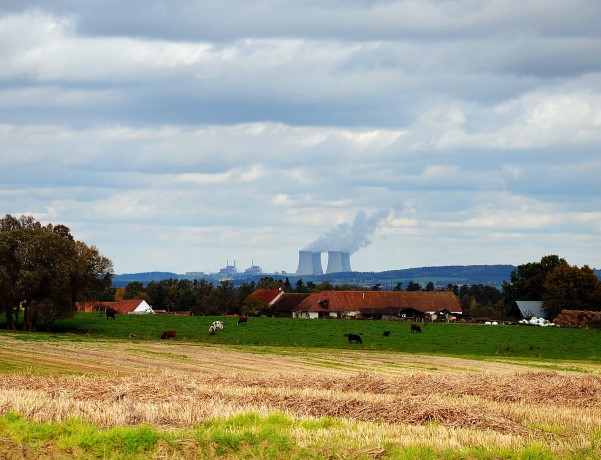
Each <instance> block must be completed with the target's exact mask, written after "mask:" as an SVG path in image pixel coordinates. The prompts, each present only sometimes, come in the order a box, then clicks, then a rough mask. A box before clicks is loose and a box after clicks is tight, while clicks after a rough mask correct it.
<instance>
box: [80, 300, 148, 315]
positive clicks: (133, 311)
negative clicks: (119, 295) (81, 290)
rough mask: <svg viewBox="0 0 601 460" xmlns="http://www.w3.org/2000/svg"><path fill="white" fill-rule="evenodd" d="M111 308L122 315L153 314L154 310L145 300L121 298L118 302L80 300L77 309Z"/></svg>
mask: <svg viewBox="0 0 601 460" xmlns="http://www.w3.org/2000/svg"><path fill="white" fill-rule="evenodd" d="M108 308H111V309H113V310H114V311H115V312H117V313H119V314H121V315H128V314H129V315H152V314H154V310H153V309H152V307H151V306H150V305H148V303H147V302H146V301H145V300H142V299H132V300H119V301H118V302H79V303H77V311H82V312H88V313H89V312H104V311H106V309H108Z"/></svg>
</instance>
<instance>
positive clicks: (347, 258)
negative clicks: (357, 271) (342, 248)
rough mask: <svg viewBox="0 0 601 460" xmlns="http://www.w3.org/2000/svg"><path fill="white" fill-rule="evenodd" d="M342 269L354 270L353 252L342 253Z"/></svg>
mask: <svg viewBox="0 0 601 460" xmlns="http://www.w3.org/2000/svg"><path fill="white" fill-rule="evenodd" d="M342 271H343V272H352V271H353V270H352V268H351V254H350V253H349V252H343V253H342Z"/></svg>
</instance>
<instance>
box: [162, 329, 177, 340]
mask: <svg viewBox="0 0 601 460" xmlns="http://www.w3.org/2000/svg"><path fill="white" fill-rule="evenodd" d="M175 334H176V332H175V331H165V332H163V334H162V335H161V339H175Z"/></svg>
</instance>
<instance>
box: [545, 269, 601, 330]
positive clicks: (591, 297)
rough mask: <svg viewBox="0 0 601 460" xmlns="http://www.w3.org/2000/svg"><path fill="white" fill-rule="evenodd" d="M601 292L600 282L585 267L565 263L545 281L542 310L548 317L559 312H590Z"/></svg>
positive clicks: (596, 306)
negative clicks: (564, 310)
mask: <svg viewBox="0 0 601 460" xmlns="http://www.w3.org/2000/svg"><path fill="white" fill-rule="evenodd" d="M600 292H601V282H600V281H599V278H597V275H596V274H595V272H594V271H593V270H592V269H591V268H589V267H588V266H587V265H585V266H583V267H582V268H578V267H577V266H575V265H573V266H570V265H569V264H567V263H565V264H562V265H559V266H557V267H555V269H554V270H553V271H552V272H551V273H549V275H548V276H547V278H546V281H545V294H544V296H543V298H542V300H543V310H544V311H545V313H547V315H549V317H553V318H554V317H555V316H557V315H558V314H559V313H560V312H561V310H563V309H566V310H592V309H597V308H599V306H598V305H596V304H595V302H596V300H597V298H598V296H599V295H601V294H600Z"/></svg>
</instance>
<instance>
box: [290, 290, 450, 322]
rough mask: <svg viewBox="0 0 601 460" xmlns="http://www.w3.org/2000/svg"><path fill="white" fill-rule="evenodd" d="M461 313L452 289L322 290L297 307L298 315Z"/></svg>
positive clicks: (421, 316)
mask: <svg viewBox="0 0 601 460" xmlns="http://www.w3.org/2000/svg"><path fill="white" fill-rule="evenodd" d="M446 314H451V315H461V314H462V310H461V306H460V305H459V301H458V300H457V297H456V296H455V294H453V293H452V292H450V291H432V292H430V291H428V292H425V291H322V292H318V293H314V294H309V295H308V296H307V297H306V298H305V299H303V300H302V301H301V302H300V303H299V304H298V305H297V306H296V308H295V312H294V316H295V317H297V318H308V319H315V318H358V319H396V320H403V319H407V320H410V319H412V320H422V319H424V318H426V317H429V318H435V317H436V316H437V315H446Z"/></svg>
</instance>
